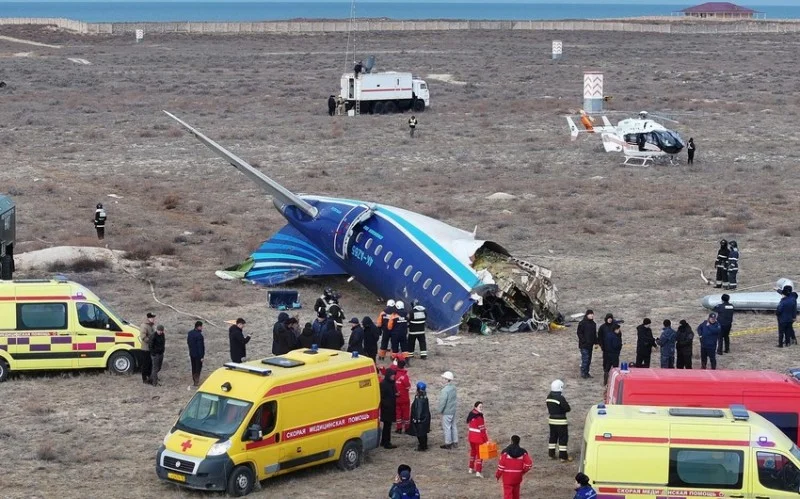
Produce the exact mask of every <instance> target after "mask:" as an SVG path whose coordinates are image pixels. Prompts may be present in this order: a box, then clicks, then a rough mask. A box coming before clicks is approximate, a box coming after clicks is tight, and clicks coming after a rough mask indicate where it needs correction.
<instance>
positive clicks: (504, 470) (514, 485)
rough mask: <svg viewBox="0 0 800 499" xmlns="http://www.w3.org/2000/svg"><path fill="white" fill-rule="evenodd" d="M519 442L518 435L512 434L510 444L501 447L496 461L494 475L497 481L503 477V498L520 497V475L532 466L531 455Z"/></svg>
mask: <svg viewBox="0 0 800 499" xmlns="http://www.w3.org/2000/svg"><path fill="white" fill-rule="evenodd" d="M519 442H520V438H519V436H517V435H513V436H512V437H511V445H509V446H508V447H506V448H505V449H503V452H502V453H501V454H500V461H499V462H498V463H497V472H495V474H494V476H495V478H497V480H498V481H499V480H500V479H501V478H502V479H503V499H520V497H519V491H520V487H521V486H522V477H523V476H525V473H527V472H529V471H530V470H531V468H533V460H532V459H531V456H529V455H528V451H526V450H525V449H523V448H522V447H520V446H519Z"/></svg>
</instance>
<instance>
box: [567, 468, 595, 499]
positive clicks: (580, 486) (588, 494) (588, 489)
mask: <svg viewBox="0 0 800 499" xmlns="http://www.w3.org/2000/svg"><path fill="white" fill-rule="evenodd" d="M589 482H590V480H589V477H588V476H586V475H584V474H583V473H578V474H577V475H575V484H576V485H577V487H576V488H575V496H573V498H572V499H594V498H595V497H597V492H595V491H594V489H593V488H592V486H591V485H589Z"/></svg>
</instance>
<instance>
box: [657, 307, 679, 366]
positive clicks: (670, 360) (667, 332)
mask: <svg viewBox="0 0 800 499" xmlns="http://www.w3.org/2000/svg"><path fill="white" fill-rule="evenodd" d="M677 341H678V333H676V332H675V330H674V329H672V321H670V320H669V319H665V320H664V329H662V330H661V336H659V337H658V346H660V347H661V369H674V368H675V344H676V342H677Z"/></svg>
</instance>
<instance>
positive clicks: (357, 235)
mask: <svg viewBox="0 0 800 499" xmlns="http://www.w3.org/2000/svg"><path fill="white" fill-rule="evenodd" d="M362 237H364V233H363V232H359V233H358V234H356V242H357V243H360V242H361V238H362Z"/></svg>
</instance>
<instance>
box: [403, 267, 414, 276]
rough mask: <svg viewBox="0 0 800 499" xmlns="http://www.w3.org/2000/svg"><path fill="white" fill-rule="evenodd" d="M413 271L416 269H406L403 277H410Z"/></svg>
mask: <svg viewBox="0 0 800 499" xmlns="http://www.w3.org/2000/svg"><path fill="white" fill-rule="evenodd" d="M412 270H414V267H413V266H411V265H409V266H408V267H406V271H405V272H403V275H404V276H406V277H408V276H410V275H411V271H412Z"/></svg>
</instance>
